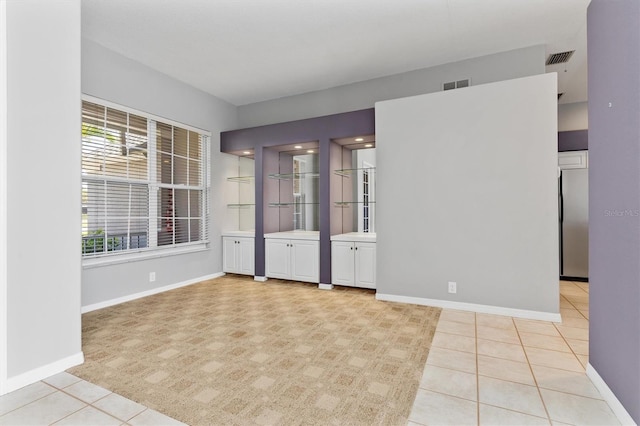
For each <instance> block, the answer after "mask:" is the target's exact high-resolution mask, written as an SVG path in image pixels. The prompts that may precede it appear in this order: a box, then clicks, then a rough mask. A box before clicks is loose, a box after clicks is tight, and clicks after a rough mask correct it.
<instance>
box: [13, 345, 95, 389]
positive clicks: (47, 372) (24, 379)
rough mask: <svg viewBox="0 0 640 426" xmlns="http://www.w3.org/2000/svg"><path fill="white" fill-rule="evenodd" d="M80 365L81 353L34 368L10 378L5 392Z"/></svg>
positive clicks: (81, 361) (82, 356) (82, 359)
mask: <svg viewBox="0 0 640 426" xmlns="http://www.w3.org/2000/svg"><path fill="white" fill-rule="evenodd" d="M82 363H84V354H83V353H82V352H78V353H77V354H75V355H71V356H68V357H66V358H63V359H61V360H58V361H55V362H52V363H50V364H47V365H43V366H42V367H38V368H35V369H33V370H30V371H27V372H26V373H22V374H18V375H17V376H15V377H11V378H9V379H8V380H7V392H13V391H14V390H17V389H20V388H23V387H25V386H27V385H30V384H32V383H35V382H37V381H39V380H42V379H46V378H47V377H51V376H53V375H55V374H58V373H62V372H63V371H65V370H67V369H69V368H71V367H75V366H76V365H80V364H82Z"/></svg>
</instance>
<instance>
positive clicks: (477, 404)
mask: <svg viewBox="0 0 640 426" xmlns="http://www.w3.org/2000/svg"><path fill="white" fill-rule="evenodd" d="M473 330H474V331H475V336H474V337H475V338H474V343H475V349H476V354H475V355H476V422H477V423H478V426H480V368H479V365H478V364H479V363H478V314H477V313H476V312H474V313H473Z"/></svg>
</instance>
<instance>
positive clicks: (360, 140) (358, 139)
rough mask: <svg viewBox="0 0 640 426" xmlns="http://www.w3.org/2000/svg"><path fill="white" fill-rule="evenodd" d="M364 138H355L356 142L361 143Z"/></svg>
mask: <svg viewBox="0 0 640 426" xmlns="http://www.w3.org/2000/svg"><path fill="white" fill-rule="evenodd" d="M363 140H364V138H356V142H362V141H363Z"/></svg>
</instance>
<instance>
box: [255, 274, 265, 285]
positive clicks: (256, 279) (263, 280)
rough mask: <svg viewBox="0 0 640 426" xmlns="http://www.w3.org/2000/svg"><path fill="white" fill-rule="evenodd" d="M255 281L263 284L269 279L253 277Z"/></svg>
mask: <svg viewBox="0 0 640 426" xmlns="http://www.w3.org/2000/svg"><path fill="white" fill-rule="evenodd" d="M253 280H254V281H258V282H261V283H263V282H265V281H267V280H268V278H267V277H259V276H257V275H256V276H255V277H253Z"/></svg>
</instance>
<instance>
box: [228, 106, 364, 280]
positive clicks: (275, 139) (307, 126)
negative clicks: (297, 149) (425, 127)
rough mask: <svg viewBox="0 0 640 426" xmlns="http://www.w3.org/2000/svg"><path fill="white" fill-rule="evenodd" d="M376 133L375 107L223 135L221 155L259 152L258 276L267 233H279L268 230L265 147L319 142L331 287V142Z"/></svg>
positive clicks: (323, 254) (323, 246) (325, 266)
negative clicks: (250, 150)
mask: <svg viewBox="0 0 640 426" xmlns="http://www.w3.org/2000/svg"><path fill="white" fill-rule="evenodd" d="M374 133H375V111H374V109H373V108H370V109H365V110H360V111H353V112H346V113H342V114H333V115H327V116H323V117H316V118H309V119H305V120H297V121H290V122H287V123H278V124H270V125H268V126H259V127H251V128H247V129H239V130H232V131H228V132H222V133H220V151H221V152H234V151H236V152H237V151H240V150H245V149H254V150H255V160H256V165H255V170H256V176H255V182H256V248H255V261H256V267H255V268H256V272H255V273H256V276H264V271H265V268H264V254H265V253H264V234H265V233H268V232H275V231H270V230H269V231H268V230H267V227H268V226H270V225H269V223H270V220H269V218H270V217H271V213H270V212H269V211H268V210H267V209H269V207H266V204H267V203H268V202H269V200H267V199H265V197H264V193H263V189H264V188H267V187H268V183H266V182H265V181H266V180H269V179H268V178H267V174H268V173H267V172H266V170H265V168H268V167H269V165H268V164H269V163H270V162H267V161H266V160H267V158H266V157H267V156H268V155H269V154H268V153H267V151H269V150H267V149H265V148H268V147H274V146H278V145H286V144H293V143H298V142H309V141H318V142H319V147H318V148H319V152H320V154H319V171H320V177H319V192H320V194H319V195H320V196H319V202H320V205H319V215H320V282H321V283H323V284H329V283H331V240H330V238H331V208H332V205H331V203H330V200H331V194H330V187H331V185H330V183H331V179H330V175H331V166H330V144H331V140H332V139H337V138H346V137H352V136H359V135H371V134H374ZM269 173H277V172H269ZM259 206H263V208H262V209H261V208H260V207H259ZM271 210H273V209H271Z"/></svg>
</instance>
